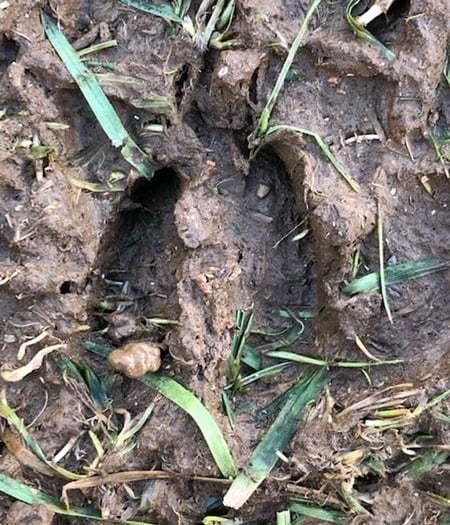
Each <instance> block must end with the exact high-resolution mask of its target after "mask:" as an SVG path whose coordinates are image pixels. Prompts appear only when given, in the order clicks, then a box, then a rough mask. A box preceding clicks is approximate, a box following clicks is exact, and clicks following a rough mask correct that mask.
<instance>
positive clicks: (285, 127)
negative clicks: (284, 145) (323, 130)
mask: <svg viewBox="0 0 450 525" xmlns="http://www.w3.org/2000/svg"><path fill="white" fill-rule="evenodd" d="M281 130H288V131H294V132H295V133H300V134H301V135H308V136H309V137H312V138H313V139H314V140H315V141H316V143H317V145H318V146H319V148H320V149H321V151H322V153H323V154H324V155H325V157H326V158H327V160H328V161H329V162H330V163H331V164H332V165H333V167H334V169H335V170H336V171H337V172H338V173H339V175H341V177H342V178H343V179H344V180H345V182H346V183H347V184H348V185H349V186H350V188H351V189H352V190H353V191H356V192H359V184H358V183H357V182H356V181H355V180H354V179H353V178H352V176H351V175H350V173H349V172H348V171H347V169H346V168H345V167H344V166H343V165H342V164H341V163H340V162H339V161H338V160H337V158H336V157H335V156H334V155H333V152H332V151H331V149H330V148H329V147H328V145H327V144H326V143H325V142H324V141H323V139H322V137H321V136H320V135H319V134H318V133H315V132H314V131H310V130H308V129H304V128H300V127H298V126H288V125H284V124H280V125H277V126H271V127H270V128H269V129H268V130H267V132H266V135H270V134H271V133H275V132H276V131H281Z"/></svg>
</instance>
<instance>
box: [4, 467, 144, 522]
mask: <svg viewBox="0 0 450 525" xmlns="http://www.w3.org/2000/svg"><path fill="white" fill-rule="evenodd" d="M0 492H2V493H3V494H7V495H8V496H10V497H11V498H14V499H16V500H19V501H23V502H24V503H28V504H29V505H43V506H44V507H45V508H47V509H48V510H49V511H50V512H53V513H55V514H62V515H64V516H72V517H75V518H84V519H88V520H94V521H104V522H107V523H111V518H110V516H106V517H102V516H100V514H98V513H97V512H96V511H94V510H92V509H89V508H79V507H73V508H70V509H66V508H64V507H63V506H61V504H60V502H59V501H58V500H57V499H56V498H54V497H52V496H50V495H49V494H47V493H45V492H42V491H40V490H37V489H35V488H33V487H30V486H29V485H25V483H22V482H21V481H18V480H16V479H14V478H11V477H10V476H7V475H6V474H2V473H0ZM116 523H123V524H126V525H152V524H151V523H148V522H143V521H131V520H119V521H117V522H116Z"/></svg>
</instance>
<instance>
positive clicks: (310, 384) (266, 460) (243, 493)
mask: <svg viewBox="0 0 450 525" xmlns="http://www.w3.org/2000/svg"><path fill="white" fill-rule="evenodd" d="M324 386H325V369H321V370H319V371H316V372H313V373H309V374H305V375H304V376H302V377H301V378H300V380H299V381H298V382H297V383H296V385H295V386H294V387H293V388H291V389H290V395H289V397H288V398H287V400H286V403H285V405H284V406H283V408H282V409H281V410H280V412H279V413H278V415H277V417H276V418H275V420H274V422H273V423H272V425H271V426H270V427H269V429H268V430H267V432H266V433H265V435H264V436H263V438H262V439H261V441H260V442H259V444H258V446H257V447H256V449H255V450H254V452H253V453H252V455H251V457H250V460H249V463H248V465H247V467H246V468H245V471H244V472H241V473H240V474H239V475H238V476H237V477H236V478H235V480H234V481H233V483H232V484H231V487H230V488H229V490H228V492H227V493H226V494H225V497H224V500H223V503H224V505H225V506H227V507H233V508H235V509H238V508H240V507H242V505H243V504H244V503H245V502H246V501H247V500H248V498H249V497H250V496H251V495H252V494H253V492H254V491H255V490H256V489H257V488H258V487H259V485H260V484H261V483H262V482H263V481H264V479H265V478H266V477H267V476H268V475H269V474H270V472H271V471H272V469H273V467H274V466H275V464H276V463H277V460H278V455H277V452H278V451H280V452H282V451H283V450H284V449H285V448H286V446H287V445H288V443H289V441H290V440H291V438H292V436H293V435H294V434H295V432H296V431H297V427H298V423H299V421H300V419H301V417H302V415H303V412H304V411H305V409H306V406H307V405H308V404H309V403H310V402H311V401H313V400H315V399H316V398H317V397H318V396H319V394H320V392H321V391H322V389H323V387H324Z"/></svg>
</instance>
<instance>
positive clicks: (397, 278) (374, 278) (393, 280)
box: [342, 257, 450, 295]
mask: <svg viewBox="0 0 450 525" xmlns="http://www.w3.org/2000/svg"><path fill="white" fill-rule="evenodd" d="M449 267H450V261H448V260H445V259H441V258H439V257H429V258H427V259H422V260H419V261H409V262H406V263H401V264H395V265H392V266H387V267H386V268H385V270H384V280H385V283H386V286H391V285H393V284H397V283H400V282H402V281H407V280H409V279H418V278H419V277H424V276H425V275H430V274H432V273H435V272H439V271H442V270H446V269H448V268H449ZM379 290H380V274H379V272H373V273H369V274H368V275H365V276H364V277H359V278H358V279H355V280H354V281H352V282H350V283H349V284H348V285H347V286H345V288H344V289H343V290H342V291H343V293H344V294H345V295H355V294H358V293H362V292H377V291H379Z"/></svg>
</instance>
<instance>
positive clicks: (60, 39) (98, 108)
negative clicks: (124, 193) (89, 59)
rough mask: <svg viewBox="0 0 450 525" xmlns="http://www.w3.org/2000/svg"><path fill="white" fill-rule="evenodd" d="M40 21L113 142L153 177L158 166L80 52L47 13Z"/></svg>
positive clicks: (136, 164)
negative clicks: (118, 112) (124, 124)
mask: <svg viewBox="0 0 450 525" xmlns="http://www.w3.org/2000/svg"><path fill="white" fill-rule="evenodd" d="M41 20H42V26H43V28H44V31H45V34H46V35H47V38H48V39H49V41H50V43H51V45H52V46H53V48H54V49H55V51H56V52H57V54H58V55H59V57H60V58H61V60H62V61H63V62H64V65H65V66H66V68H67V70H68V71H69V73H70V74H71V75H72V77H73V78H74V80H75V82H76V83H77V84H78V87H79V88H80V90H81V92H82V93H83V95H84V97H85V99H86V101H87V103H88V104H89V106H90V108H91V110H92V112H93V113H94V115H95V117H96V118H97V121H98V122H99V124H100V126H101V127H102V129H103V131H104V132H105V133H106V135H107V136H108V138H109V139H110V140H111V142H112V143H113V145H114V146H115V147H116V148H120V152H121V154H122V156H123V157H124V159H125V160H126V161H127V162H129V163H130V164H131V165H132V166H134V167H135V168H136V169H137V170H138V171H139V172H140V173H141V175H143V176H144V177H147V178H151V177H152V176H153V173H154V171H155V169H156V165H155V164H154V163H153V162H152V160H151V159H150V157H149V156H148V155H147V154H146V153H145V152H144V151H142V150H141V149H140V148H139V146H138V145H137V144H136V143H135V142H134V141H133V139H132V138H131V137H130V135H129V134H128V132H127V130H126V129H125V128H124V126H123V124H122V122H121V121H120V118H119V116H118V115H117V113H116V111H115V109H114V108H113V106H112V104H111V102H110V101H109V99H108V98H107V96H106V95H105V93H104V92H103V90H102V88H101V87H100V85H99V83H98V81H97V79H96V78H95V75H94V74H93V73H92V72H91V71H90V70H89V69H88V68H87V67H86V66H85V65H84V64H83V62H82V61H81V59H80V57H79V56H78V53H77V52H76V51H75V49H74V48H73V47H72V46H71V45H70V43H69V41H68V40H67V38H66V37H65V36H64V34H63V33H62V32H61V31H60V29H59V28H58V26H57V25H56V24H55V22H54V21H53V20H52V19H51V18H50V17H49V16H47V15H46V14H44V13H42V14H41Z"/></svg>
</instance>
